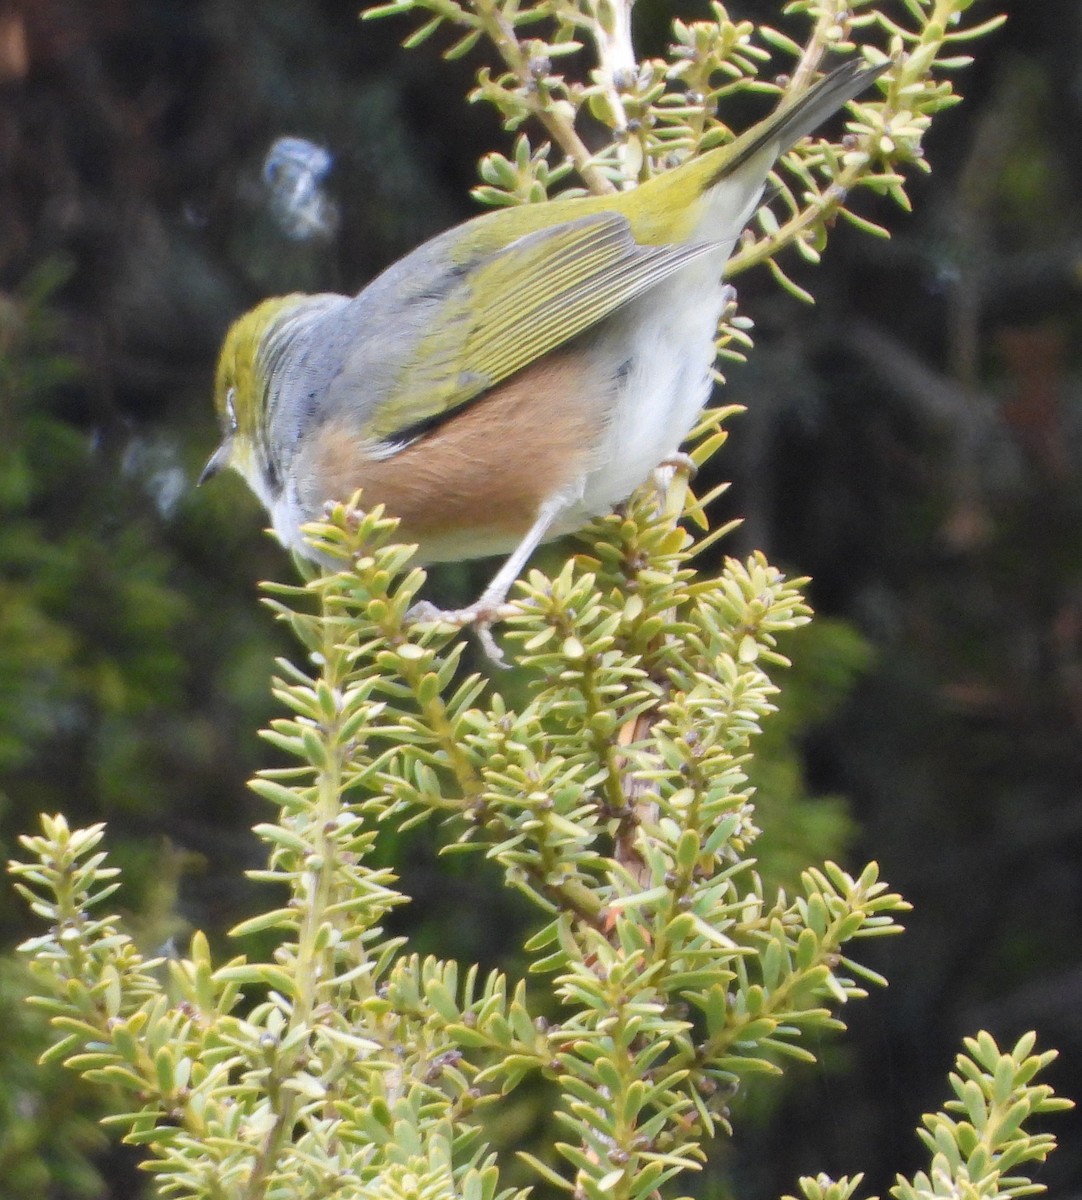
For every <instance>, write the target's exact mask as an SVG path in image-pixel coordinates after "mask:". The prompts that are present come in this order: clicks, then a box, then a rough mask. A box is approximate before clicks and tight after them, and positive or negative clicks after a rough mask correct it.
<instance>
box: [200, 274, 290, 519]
mask: <svg viewBox="0 0 1082 1200" xmlns="http://www.w3.org/2000/svg"><path fill="white" fill-rule="evenodd" d="M308 299H309V297H308V296H303V295H299V294H295V295H291V296H276V297H274V298H273V299H270V300H264V301H263V302H262V303H261V304H257V305H256V306H255V308H253V309H251V310H250V311H249V312H246V313H245V314H244V315H243V316H242V317H239V318H238V319H237V320H236V321H234V322H233V324H232V325H231V326H230V328H229V332H228V333H227V334H226V336H225V341H224V343H223V344H222V350H221V353H220V354H219V356H218V368H217V371H216V372H215V376H214V409H215V412H216V413H217V416H218V425H219V428H220V429H221V431H222V440H221V443H220V444H219V446H218V448H217V450H215V451H214V453H213V454H212V455H211V456H210V458H209V459H208V461H207V465H206V466H205V467H204V468H203V473H202V474H201V475H200V476H199V482H200V483H204V482H205V481H206V480H208V479H210V478H211V477H212V476H214V475H217V474H218V472H219V471H222V470H224V469H225V468H226V467H232V468H233V469H234V470H235V471H237V472H239V473H240V474H241V475H242V476H243V477H244V479H245V480H246V482H247V483H248V485H249V487H251V489H252V490H253V491H254V492H255V493H256V495H257V496H259V497H260V498H261V499H264V498H265V496H266V492H267V487H266V482H267V481H266V480H265V478H264V475H265V472H266V464H267V461H268V447H267V445H266V439H267V422H266V420H265V416H266V406H267V400H268V395H269V388H268V384H269V382H270V380H269V363H270V361H271V356H270V355H268V353H267V348H268V347H269V346H270V345H272V344H273V341H274V339H275V335H276V334H278V333H279V332H280V331H281V330H282V329H283V327H284V326H285V325H286V324H287V323H288V321H289V319H290V316H291V314H292V313H293V312H294V311H295V310H296V309H297V308H298V307H301V306H303V305H304V303H305V302H306V301H307V300H308Z"/></svg>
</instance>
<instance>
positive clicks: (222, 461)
mask: <svg viewBox="0 0 1082 1200" xmlns="http://www.w3.org/2000/svg"><path fill="white" fill-rule="evenodd" d="M232 450H233V446H232V444H231V441H230V439H229V438H226V440H225V441H224V442H222V444H221V445H220V446H219V447H218V449H217V450H215V451H214V453H213V454H212V455H211V456H210V458H208V459H207V465H206V466H205V467H204V468H203V471H202V474H200V476H199V479H198V480H197V482H196V487H201V486H202V485H203V484H204V483H206V482H207V480H208V479H213V478H214V476H215V475H217V474H218V472H219V471H222V470H224V469H225V468H226V467H228V466H229V457H230V454H231V453H232Z"/></svg>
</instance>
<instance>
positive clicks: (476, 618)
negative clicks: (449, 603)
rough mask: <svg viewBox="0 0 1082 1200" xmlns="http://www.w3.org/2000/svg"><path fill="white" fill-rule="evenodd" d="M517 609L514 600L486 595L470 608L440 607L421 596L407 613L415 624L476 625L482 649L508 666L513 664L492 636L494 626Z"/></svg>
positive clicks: (497, 662) (494, 660)
mask: <svg viewBox="0 0 1082 1200" xmlns="http://www.w3.org/2000/svg"><path fill="white" fill-rule="evenodd" d="M515 611H516V609H515V606H514V605H513V604H503V603H497V604H494V603H492V602H490V601H485V600H484V599H481V600H478V601H476V602H475V603H474V604H470V605H468V606H467V607H466V608H438V607H437V606H436V605H435V604H433V603H432V602H431V601H429V600H421V601H419V602H418V603H417V604H415V605H413V607H412V608H410V609H409V611H408V612H407V613H406V620H407V621H409V622H410V623H411V624H419V623H423V624H430V623H433V624H441V625H452V626H453V627H454V628H455V629H464V628H465V627H466V626H467V625H472V626H473V629H474V632H475V633H476V634H477V640H478V641H479V642H480V643H481V649H482V650H484V652H485V655H486V657H488V658H489V659H490V660H491V661H492V662H494V663H495V664H496V666H498V667H500V668H502V669H503V670H507V669H508V668H509V664H508V662H507V660H506V659H505V658H504V656H503V651H502V650H501V649H500V647H499V646H498V645H497V644H496V639H495V638H494V637H493V636H492V626H493V625H494V624H495V623H496V622H497V621H502V620H504V619H505V618H506V617H509V616H511V615H512V613H514V612H515Z"/></svg>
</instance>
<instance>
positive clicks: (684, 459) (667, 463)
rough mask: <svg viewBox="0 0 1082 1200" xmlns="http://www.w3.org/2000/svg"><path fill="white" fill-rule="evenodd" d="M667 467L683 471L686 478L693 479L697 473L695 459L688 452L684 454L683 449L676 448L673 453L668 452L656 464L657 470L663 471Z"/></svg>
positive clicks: (671, 469)
mask: <svg viewBox="0 0 1082 1200" xmlns="http://www.w3.org/2000/svg"><path fill="white" fill-rule="evenodd" d="M666 468H668V469H669V470H670V471H683V472H684V473H685V474H686V475H687V477H688V479H694V478H695V476H696V475H698V473H699V468H698V466H697V464H696V462H695V460H694V459H693V458H692V457H691V455H690V454H685V453H684V452H683V450H678V451H677V452H676V453H675V454H670V455H668V456H667V457H665V458H663V459H662V460H661V462H659V463H658V465H657V468H656V469H657V470H658V471H664V470H665V469H666Z"/></svg>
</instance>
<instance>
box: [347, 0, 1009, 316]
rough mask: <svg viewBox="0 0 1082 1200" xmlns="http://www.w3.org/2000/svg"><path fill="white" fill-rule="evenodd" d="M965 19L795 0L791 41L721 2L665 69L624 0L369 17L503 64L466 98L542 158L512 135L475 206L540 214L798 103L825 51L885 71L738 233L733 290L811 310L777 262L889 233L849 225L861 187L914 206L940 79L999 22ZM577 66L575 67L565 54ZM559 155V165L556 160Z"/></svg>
mask: <svg viewBox="0 0 1082 1200" xmlns="http://www.w3.org/2000/svg"><path fill="white" fill-rule="evenodd" d="M973 7H974V0H905V3H903V4H901V5H899V6H897V8H898V9H899V10H900V11H894V9H888V8H887V7H886V6H883V5H881V4H878V3H876V0H857V2H856V3H853V0H791V2H790V3H788V4H785V5H784V6H783V15H784V16H785V17H786V18H787V20H788V22H789V23H790V25H791V26H792V28H793V33H794V34H795V35H796V36H793V35H790V34H789V33H784V32H782V31H781V30H779V29H775V28H772V27H769V26H760V27H758V28H756V27H755V25H754V24H753V23H752V22H750V21H746V20H734V19H732V18H731V17H730V16H729V13H728V11H727V9H726V8H725V7H724V6H723V5H722V4H720V3H718V2H717V0H714V2H713V3H712V4H711V16H710V19H708V20H699V21H682V20H675V21H674V22H673V26H672V42H671V44H670V46H669V53H668V56H667V58H663V59H662V58H651V59H641V58H638V57H637V56H636V54H635V52H634V48H633V46H632V42H631V5H630V4H627V3H626V2H624V0H549V2H547V3H536V4H522V3H520V0H392V2H391V3H388V4H381V5H377V6H375V7H372V8H369V9H368V10H366V11H365V12H364V14H363V15H364V16H365V17H366V18H371V17H388V16H394V17H397V16H402V15H409V16H413V17H416V18H419V19H420V21H421V24H420V25H419V27H418V28H417V30H416V31H415V32H414V33H412V34H411V35H410V36H409V37H407V39H406V41H405V45H407V46H417V45H419V44H420V43H422V42H423V41H425V40H427V39H428V38H429V37H430V36H431V35H433V34H435V33H436V32H437V31H439V30H441V29H442V28H443V27H449V28H451V29H453V30H455V31H456V32H458V33H459V34H460V36H459V38H458V40H457V41H455V42H454V43H453V44H452V45H451V47H450V48H449V49H448V50H446V51H445V54H446V56H447V57H449V58H455V57H458V56H460V55H461V54H464V53H465V52H466V51H468V50H472V49H474V47H476V46H478V44H482V45H484V44H487V46H488V48H489V50H490V51H491V52H493V53H494V56H495V59H496V64H495V66H483V67H481V68H480V70H479V72H478V76H477V87H476V88H475V90H474V92H473V93H472V96H471V99H473V100H475V101H484V102H486V103H488V104H491V105H492V106H493V107H494V108H495V109H496V110H497V112H498V113H499V114H500V117H501V118H502V120H503V122H504V125H505V127H506V128H507V129H510V130H517V129H518V128H519V127H520V126H522V125H523V124H524V123H525V122H526V121H528V120H535V121H537V122H538V123H539V124H540V125H541V126H542V127H543V128H544V130H545V132H546V134H547V135H548V137H549V138H550V139H551V142H549V143H546V144H544V145H542V146H540V147H535V146H533V145H532V144H531V142H530V141H529V138H528V136H527V135H526V134H521V135H519V137H518V139H517V141H516V143H515V148H514V151H513V153H512V155H511V156H510V157H505V156H504V155H502V154H499V153H492V154H489V155H486V156H485V158H484V159H483V160H482V162H481V178H482V180H483V182H482V184H481V186H480V187H478V188H477V189H476V190H475V192H474V195H475V196H476V197H477V198H478V199H479V200H481V201H482V202H483V203H485V204H490V205H507V204H521V203H527V202H531V203H532V202H538V201H541V200H543V199H545V198H546V197H547V196H548V195H549V192H550V189H551V187H552V186H553V185H555V184H557V183H561V182H563V181H564V180H565V179H566V178H567V177H568V175H569V173H570V172H571V171H572V170H574V171H575V172H577V174H578V175H579V177H580V179H581V180H582V182H583V183H584V184H585V185H586V186H587V188H589V190H591V191H594V192H606V191H612V190H613V189H614V188H616V187H621V186H626V184H627V182H628V181H631V180H642V179H645V178H648V177H649V176H651V175H653V174H655V173H657V172H658V171H660V170H664V169H665V168H666V167H668V166H671V165H672V164H673V163H674V162H675V161H678V160H680V159H682V158H684V157H686V156H688V155H692V154H695V153H697V152H699V151H701V150H704V149H707V148H709V147H710V146H713V145H716V144H718V143H719V142H722V141H725V140H727V139H728V138H730V137H731V136H732V133H731V130H730V129H729V127H728V126H727V125H726V124H725V122H724V119H723V114H724V105H725V101H726V100H727V99H728V98H730V97H731V96H733V95H734V94H738V93H743V92H747V91H752V90H754V91H761V92H767V93H771V94H775V95H777V94H781V95H793V94H797V93H798V92H800V91H801V90H803V89H804V88H806V87H807V86H808V84H809V83H810V82H811V81H812V80H813V79H814V78H815V75H816V73H817V71H818V70H819V69H820V67H821V65H822V63H823V60H824V57H825V56H826V55H827V54H828V53H831V52H838V53H842V54H853V53H858V52H863V53H864V55H865V57H866V58H867V59H868V60H869V61H870V62H872V63H882V62H885V61H887V59H888V58H889V59H890V60H891V61H892V66H891V68H890V70H889V71H888V72H887V74H886V75H885V76H884V77H883V80H882V81H881V84H880V87H881V89H882V91H883V93H884V94H883V96H882V98H881V99H879V100H877V101H872V100H868V99H866V98H862V99H861V100H860V102H859V103H854V105H853V106H852V109H853V114H854V118H853V120H852V121H851V122H850V124H849V126H848V133H847V134H846V136H845V137H844V139H842V140H840V141H833V142H832V141H827V140H823V139H821V138H817V139H815V140H813V141H808V142H805V143H803V144H802V145H799V146H796V147H794V148H793V150H791V151H790V152H789V153H788V154H786V155H785V156H784V157H783V158H782V160H781V162H780V164H779V167H778V169H777V170H776V171H775V172H774V174H773V175H772V180H771V181H772V184H773V195H772V198H771V199H770V200H769V201H768V203H766V204H764V205H763V206H762V207H761V208H760V210H759V213H758V216H757V218H756V224H757V225H758V228H757V229H755V228H751V229H749V230H747V231H745V235H744V239H743V243H742V246H741V248H740V249H739V250H738V252H737V253H736V255H734V257H733V258H732V260H731V261H730V263H729V266H728V268H727V274H728V275H729V276H730V277H733V276H735V275H738V274H740V273H741V272H742V271H745V270H747V269H748V268H749V267H751V266H754V265H757V264H766V265H767V266H768V267H769V269H770V270H771V272H772V273H773V275H774V276H775V278H776V279H777V281H778V282H779V283H780V284H781V285H782V286H783V287H785V288H786V289H787V290H788V291H790V292H792V293H793V294H794V295H797V296H799V297H801V298H803V299H808V300H810V299H811V297H810V296H809V295H808V293H807V292H805V291H804V290H803V289H802V288H801V287H799V286H798V285H797V284H796V283H795V282H794V281H793V280H792V279H791V278H790V277H789V275H788V274H787V272H786V271H785V269H784V267H783V266H782V265H781V264H780V263H779V262H778V255H779V253H780V252H781V251H782V250H783V249H785V248H786V247H789V246H793V247H795V248H796V250H797V251H798V253H799V254H800V255H801V257H803V258H804V259H806V260H808V261H810V262H818V260H819V256H820V254H821V252H822V250H823V247H824V246H825V244H826V240H827V232H828V228H829V225H830V223H831V222H832V221H834V220H835V219H836V218H837V217H842V218H844V219H845V220H847V221H849V222H851V223H853V224H855V225H856V226H858V227H859V228H860V229H862V230H864V231H865V232H867V233H871V234H874V235H876V236H880V237H886V236H887V231H886V230H885V229H884V228H882V227H881V226H878V225H876V224H874V223H873V222H871V221H869V220H867V219H866V218H864V217H862V216H860V215H859V213H857V212H855V211H854V210H853V208H852V207H851V205H850V204H849V199H848V198H849V196H850V194H851V193H852V192H853V190H854V189H858V188H868V189H870V190H872V191H874V192H876V193H879V194H882V195H888V196H891V197H892V198H893V199H894V200H895V201H896V202H897V203H898V204H900V205H901V206H902V207H903V208H905V209H908V208H909V200H908V197H907V195H906V191H905V178H904V176H903V175H902V174H901V172H902V171H903V170H904V169H907V168H916V169H919V170H927V169H928V166H927V163H926V162H925V160H924V158H923V155H922V149H921V139H922V137H923V135H924V133H925V131H926V130H927V128H928V125H929V123H930V120H931V118H932V116H933V115H934V114H935V113H937V112H940V111H942V110H943V109H945V108H948V107H950V106H952V105H954V104H956V103H957V102H958V100H959V99H960V97H959V96H958V95H957V94H956V93H955V92H954V90H953V88H952V86H951V83H950V81H949V80H947V79H945V78H943V77H942V72H944V71H954V70H958V69H959V68H961V67H964V66H966V65H968V63H969V62H970V61H971V59H970V57H969V56H968V55H967V54H965V53H964V51H965V50H966V48H967V47H968V44H969V43H970V42H971V41H973V40H975V39H977V38H980V37H982V36H984V35H985V34H987V33H990V32H992V31H993V30H994V29H996V28H998V27H999V25H1001V24H1002V22H1003V21H1004V20H1005V18H1004V17H1002V16H992V17H991V18H989V19H986V20H982V21H978V22H976V23H970V21H969V18H970V13H971V9H972V8H973ZM801 34H803V36H801ZM580 53H581V55H582V57H581V58H576V57H569V56H579V55H580ZM775 56H780V59H781V62H780V64H779V62H778V60H777V58H775ZM579 61H586V62H587V63H588V64H590V63H592V64H593V65H588V66H587V67H586V69H585V70H584V71H582V73H581V77H578V78H576V77H569V76H568V75H567V74H565V73H564V71H563V70H562V68H563V67H564V65H565V64H568V63H569V62H570V63H577V62H579ZM719 106H720V111H719ZM590 124H594V125H595V126H596V125H600V126H601V127H602V128H603V130H604V131H605V133H606V134H607V135H608V136H607V137H606V138H604V139H603V140H602V142H601V145H600V148H599V149H597V150H596V151H591V150H590V149H589V148H588V147H587V145H586V142H585V141H584V135H583V130H584V128H587V127H588V126H589V125H590ZM553 145H555V146H556V147H558V149H559V151H560V152H561V157H559V158H558V160H557V161H556V162H555V163H553V162H552V161H551V157H552V155H551V150H552V146H553ZM565 194H572V193H565Z"/></svg>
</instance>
